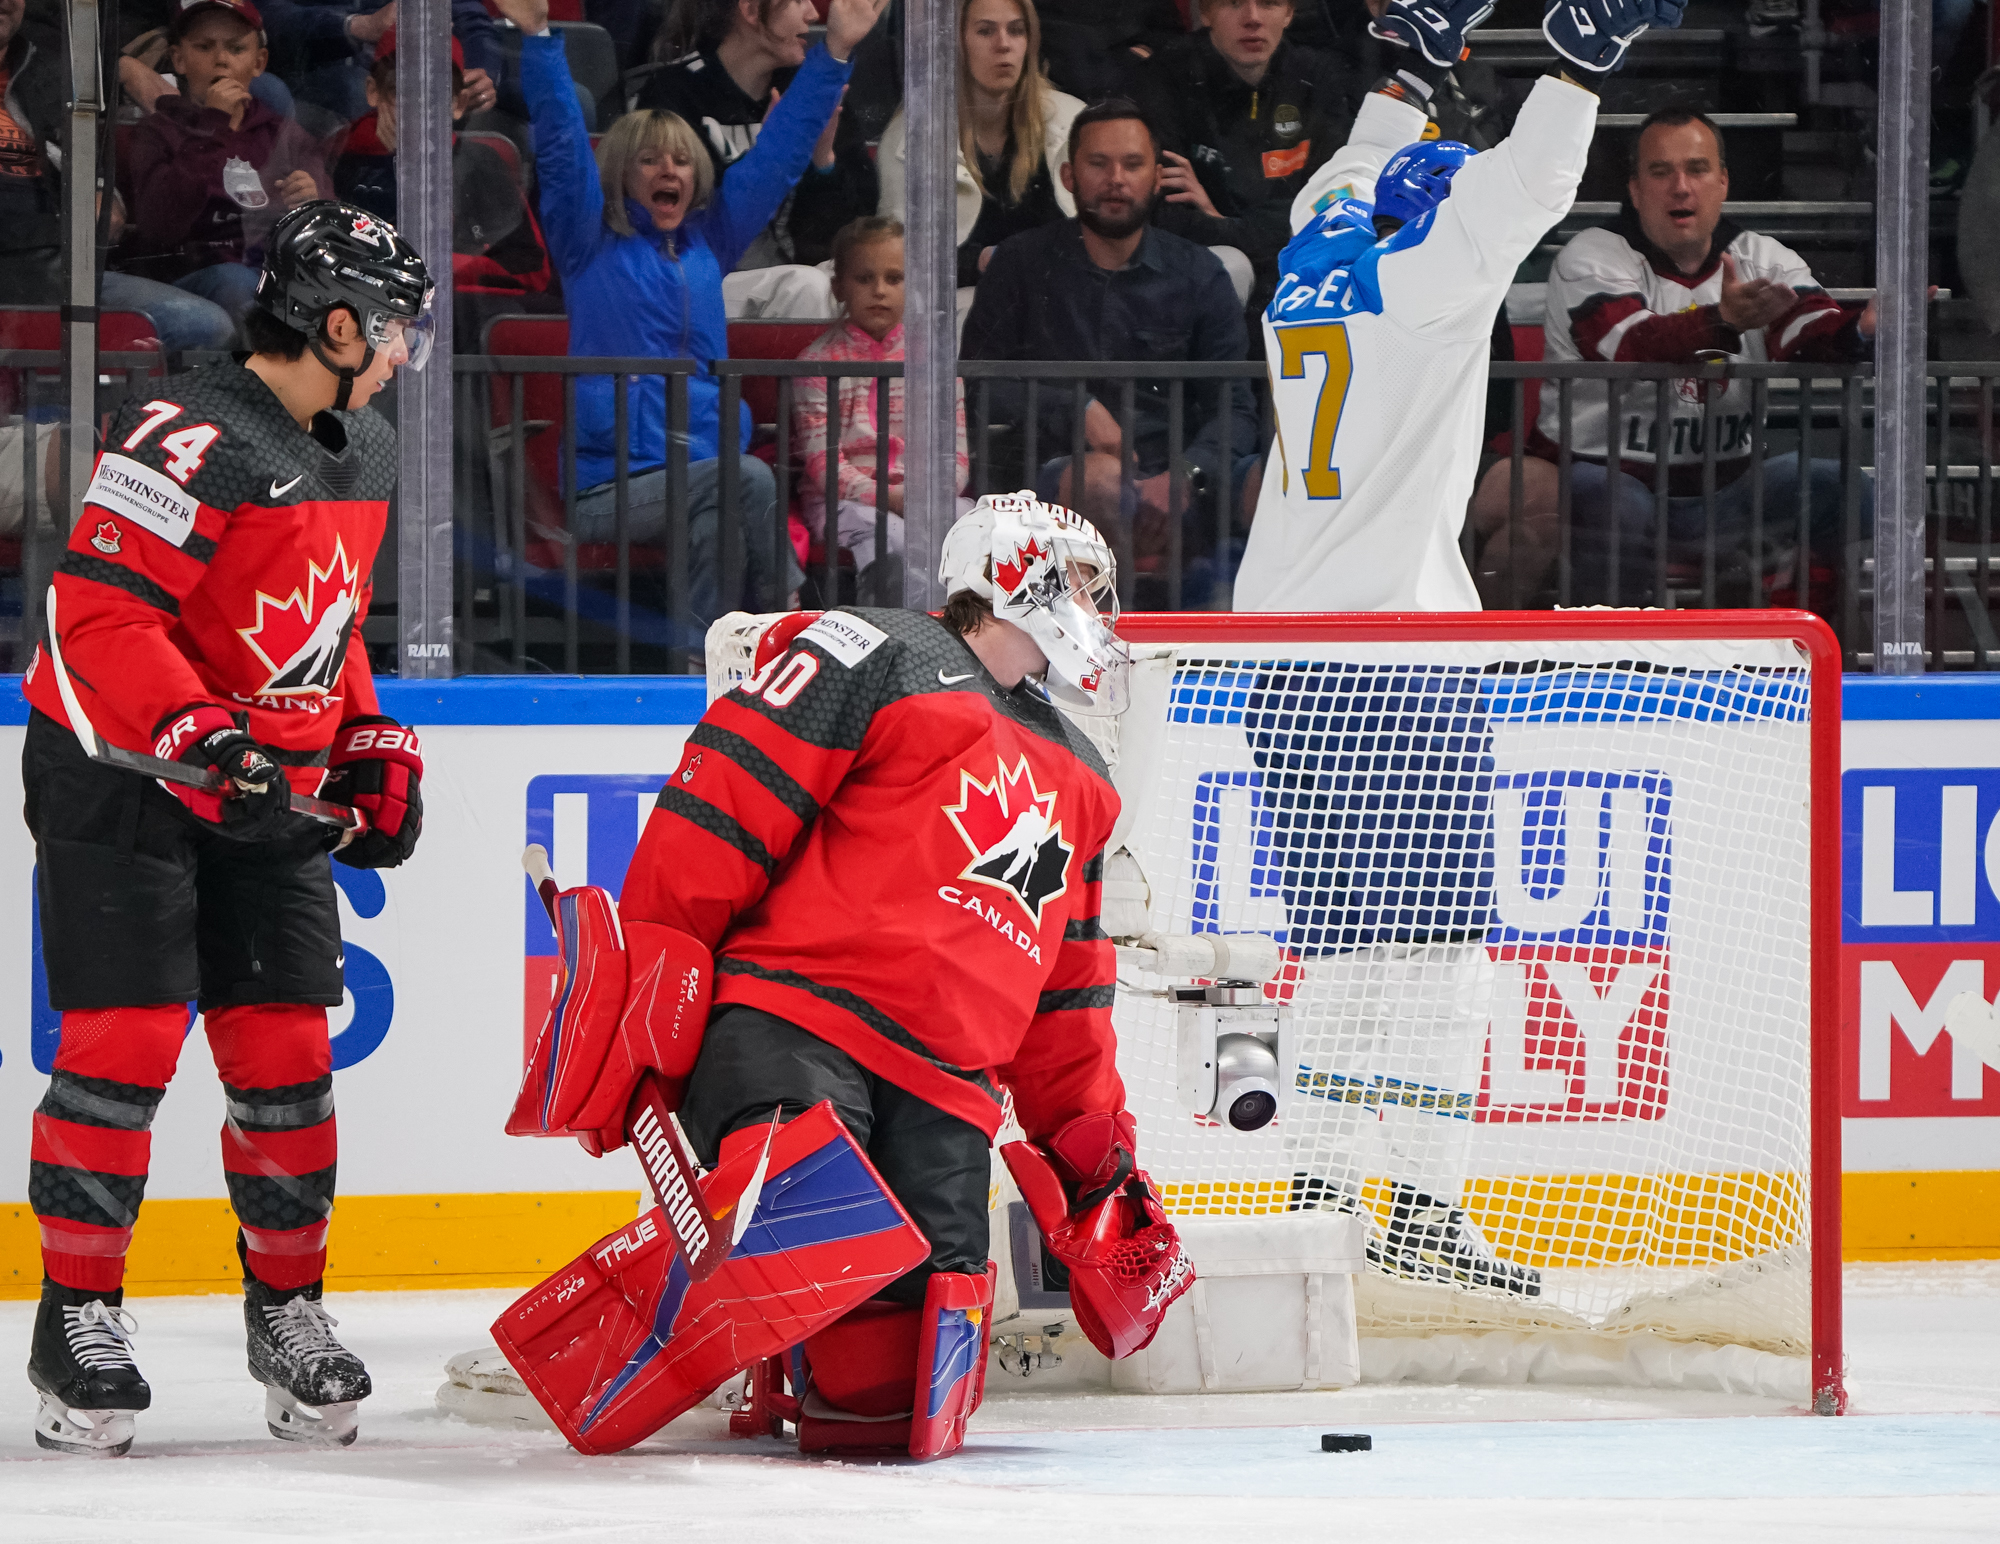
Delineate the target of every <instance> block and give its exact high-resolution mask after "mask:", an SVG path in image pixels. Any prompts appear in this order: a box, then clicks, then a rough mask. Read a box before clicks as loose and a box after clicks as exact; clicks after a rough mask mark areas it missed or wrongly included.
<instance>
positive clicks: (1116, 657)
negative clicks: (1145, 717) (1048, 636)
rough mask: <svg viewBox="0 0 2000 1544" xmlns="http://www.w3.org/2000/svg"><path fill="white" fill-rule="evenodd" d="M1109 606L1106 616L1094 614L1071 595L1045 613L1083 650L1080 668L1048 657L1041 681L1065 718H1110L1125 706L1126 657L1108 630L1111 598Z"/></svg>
mask: <svg viewBox="0 0 2000 1544" xmlns="http://www.w3.org/2000/svg"><path fill="white" fill-rule="evenodd" d="M1109 605H1110V607H1111V610H1110V612H1109V613H1105V612H1100V611H1098V610H1096V609H1095V608H1094V607H1093V606H1091V604H1090V603H1089V601H1088V600H1087V599H1086V598H1084V596H1083V595H1082V594H1080V593H1078V592H1072V593H1071V594H1069V595H1066V596H1065V597H1063V599H1062V600H1060V601H1058V602H1057V603H1056V605H1055V606H1053V607H1051V608H1050V610H1051V613H1052V615H1053V616H1054V618H1055V620H1056V623H1057V625H1058V626H1060V627H1061V628H1062V629H1063V630H1064V631H1065V632H1067V633H1068V634H1069V635H1070V636H1071V638H1073V639H1074V640H1076V641H1077V642H1078V643H1080V644H1081V645H1082V646H1083V647H1082V650H1081V652H1082V653H1083V655H1084V659H1083V661H1082V662H1081V663H1079V662H1077V661H1076V660H1075V659H1074V658H1073V657H1065V658H1063V659H1060V660H1057V659H1053V658H1052V659H1051V660H1050V661H1049V668H1048V671H1047V672H1046V674H1044V676H1043V678H1042V689H1043V690H1044V691H1045V692H1047V693H1048V696H1049V700H1050V701H1051V702H1054V703H1055V704H1056V705H1057V706H1058V707H1061V708H1064V709H1067V710H1068V711H1069V712H1071V713H1077V714H1082V715H1085V716H1090V717H1104V718H1110V717H1116V716H1117V715H1118V714H1120V713H1123V712H1124V711H1125V709H1126V708H1127V707H1128V706H1129V705H1130V703H1131V700H1132V691H1131V688H1132V655H1131V652H1130V651H1129V650H1128V649H1127V648H1126V647H1125V641H1124V639H1122V638H1120V637H1119V636H1118V635H1117V634H1116V633H1115V632H1113V631H1112V630H1111V628H1112V622H1113V621H1114V620H1115V618H1116V616H1117V609H1118V600H1117V596H1116V595H1115V594H1113V595H1112V596H1111V599H1110V601H1109ZM1072 676H1074V679H1072Z"/></svg>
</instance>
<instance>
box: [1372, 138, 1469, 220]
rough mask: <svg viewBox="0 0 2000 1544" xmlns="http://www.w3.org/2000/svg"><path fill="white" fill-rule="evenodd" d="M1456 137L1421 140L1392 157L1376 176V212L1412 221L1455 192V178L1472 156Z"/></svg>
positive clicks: (1377, 216) (1394, 218)
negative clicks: (1452, 189)
mask: <svg viewBox="0 0 2000 1544" xmlns="http://www.w3.org/2000/svg"><path fill="white" fill-rule="evenodd" d="M1472 155H1473V150H1472V147H1471V146H1470V145H1462V144H1460V143H1459V142H1458V141H1457V140H1455V139H1420V140H1418V141H1417V142H1416V143H1415V144H1414V145H1405V146H1404V147H1403V148H1402V149H1401V150H1398V151H1397V152H1396V153H1395V154H1394V155H1392V156H1390V157H1389V163H1388V165H1386V166H1384V167H1383V168H1382V171H1381V175H1379V176H1378V177H1376V179H1375V215H1376V218H1378V219H1380V218H1381V217H1383V216H1385V215H1386V216H1387V217H1388V218H1390V219H1392V220H1401V221H1402V222H1404V223H1405V224H1408V223H1409V222H1410V221H1411V220H1415V219H1419V218H1421V217H1422V216H1424V215H1427V214H1429V213H1430V212H1431V211H1432V210H1433V209H1435V208H1437V206H1438V205H1439V204H1441V203H1443V202H1444V200H1445V196H1446V195H1447V194H1448V193H1450V192H1451V179H1452V178H1453V177H1456V176H1457V175H1458V169H1459V168H1460V167H1461V166H1463V165H1465V163H1466V162H1467V161H1468V160H1469V159H1471V157H1472Z"/></svg>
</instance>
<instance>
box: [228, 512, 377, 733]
mask: <svg viewBox="0 0 2000 1544" xmlns="http://www.w3.org/2000/svg"><path fill="white" fill-rule="evenodd" d="M359 577H360V574H359V570H358V569H357V568H356V566H355V565H354V563H353V562H352V561H350V560H349V558H348V556H347V549H346V547H345V546H343V545H342V543H341V541H340V539H339V538H338V537H336V538H335V539H334V543H333V556H332V557H331V558H330V559H329V560H328V561H327V563H326V566H325V567H321V566H320V565H319V564H318V563H315V562H313V561H312V559H310V558H308V559H307V560H306V582H305V583H304V584H303V585H301V586H300V587H299V588H297V589H295V590H293V591H292V593H291V594H290V595H288V596H286V597H285V598H284V599H282V600H280V599H278V598H277V597H276V596H272V595H266V594H265V593H264V592H263V591H262V590H259V591H258V592H257V622H256V625H255V626H254V627H243V628H238V629H237V635H238V636H239V637H241V638H242V640H243V641H244V642H245V643H246V644H248V645H249V646H250V652H251V653H253V654H255V655H256V656H257V658H258V659H260V660H261V661H263V664H264V668H265V670H266V671H267V672H268V674H267V675H266V677H265V680H264V684H263V685H262V686H261V687H259V688H258V694H259V695H261V696H287V697H304V696H313V697H323V696H325V695H326V694H327V693H328V692H330V691H332V690H333V686H334V683H335V682H336V681H338V680H339V679H340V667H341V665H342V664H343V663H344V662H345V661H346V658H347V635H348V632H349V630H350V629H351V628H352V627H353V625H354V612H355V600H354V592H355V589H356V582H357V580H358V579H359Z"/></svg>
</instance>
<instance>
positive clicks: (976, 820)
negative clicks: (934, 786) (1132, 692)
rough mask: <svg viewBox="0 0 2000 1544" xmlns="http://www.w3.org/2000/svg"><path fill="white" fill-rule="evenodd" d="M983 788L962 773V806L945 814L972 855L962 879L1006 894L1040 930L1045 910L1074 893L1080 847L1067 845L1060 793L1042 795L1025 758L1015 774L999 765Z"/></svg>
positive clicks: (952, 807)
mask: <svg viewBox="0 0 2000 1544" xmlns="http://www.w3.org/2000/svg"><path fill="white" fill-rule="evenodd" d="M994 773H995V775H994V778H993V781H992V782H990V783H982V782H980V781H979V779H978V778H976V777H974V776H973V775H972V773H971V772H969V771H967V770H965V769H963V768H961V769H960V770H959V774H958V803H956V804H947V805H945V806H944V813H945V815H946V817H947V818H948V819H949V820H950V821H951V823H952V825H953V826H954V827H955V828H956V829H957V831H958V834H959V835H960V836H961V837H962V838H964V840H965V845H966V846H967V847H969V848H970V849H971V850H972V861H971V862H970V863H968V864H967V865H966V866H965V868H964V870H963V871H962V872H961V873H960V874H959V878H961V879H968V880H971V881H972V882H973V883H974V884H982V885H992V886H993V887H994V888H995V889H997V890H1005V891H1007V892H1008V893H1009V894H1010V895H1012V896H1013V897H1014V899H1015V900H1016V901H1017V902H1019V903H1020V906H1021V909H1022V910H1023V911H1025V912H1026V913H1027V914H1028V916H1029V918H1030V919H1031V920H1032V921H1033V922H1034V924H1035V925H1036V926H1037V927H1040V926H1041V923H1042V907H1043V906H1044V905H1046V904H1047V903H1048V902H1049V901H1052V900H1054V899H1055V898H1056V897H1057V896H1059V895H1061V894H1062V893H1063V892H1064V891H1065V890H1067V889H1068V888H1069V860H1070V857H1071V856H1072V855H1073V854H1074V853H1075V852H1076V848H1075V846H1074V845H1072V844H1071V843H1069V842H1066V841H1064V840H1063V834H1062V822H1061V821H1059V820H1057V819H1056V790H1055V789H1053V788H1052V789H1050V790H1049V791H1048V792H1047V793H1043V792H1042V791H1041V790H1040V789H1038V788H1036V787H1035V775H1034V773H1033V772H1031V771H1030V770H1029V769H1028V758H1027V757H1026V756H1023V757H1022V758H1021V759H1020V761H1019V762H1017V763H1016V764H1015V766H1014V769H1013V770H1012V771H1011V772H1010V771H1009V770H1008V769H1007V766H1006V763H1004V762H998V761H996V762H995V764H994Z"/></svg>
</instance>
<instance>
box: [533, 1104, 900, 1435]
mask: <svg viewBox="0 0 2000 1544" xmlns="http://www.w3.org/2000/svg"><path fill="white" fill-rule="evenodd" d="M731 1146H732V1149H733V1151H732V1152H731V1153H730V1154H729V1156H727V1157H726V1158H725V1159H724V1160H723V1162H722V1163H721V1164H720V1165H718V1166H717V1168H716V1169H715V1171H714V1172H713V1173H711V1174H710V1175H709V1176H708V1177H707V1179H706V1180H704V1181H703V1184H702V1190H703V1195H704V1199H705V1200H706V1201H707V1203H708V1206H709V1210H710V1212H711V1214H712V1213H713V1212H714V1211H716V1210H717V1209H719V1208H720V1207H722V1206H723V1205H724V1204H725V1203H726V1202H728V1201H731V1200H734V1199H735V1198H736V1197H738V1196H739V1195H740V1193H741V1191H742V1188H743V1186H744V1185H745V1184H746V1183H748V1181H749V1177H750V1173H751V1171H752V1169H754V1168H755V1166H756V1163H757V1157H758V1154H759V1152H760V1151H761V1150H762V1143H761V1141H759V1142H748V1141H746V1142H742V1143H736V1144H731ZM756 1208H757V1209H756V1213H755V1215H754V1218H753V1220H752V1222H751V1224H750V1228H749V1231H748V1232H747V1233H746V1234H745V1235H744V1237H743V1240H742V1242H741V1243H739V1244H738V1245H736V1247H735V1249H734V1250H733V1251H731V1253H730V1257H729V1259H728V1260H727V1261H725V1262H724V1263H723V1266H722V1268H721V1269H720V1270H718V1271H717V1272H716V1273H715V1274H714V1275H713V1276H711V1277H709V1279H708V1280H707V1281H705V1282H700V1283H691V1282H690V1281H689V1278H688V1274H687V1269H686V1267H685V1266H684V1265H682V1264H681V1262H680V1257H679V1255H678V1254H677V1253H675V1252H674V1250H673V1249H672V1248H671V1246H670V1245H669V1244H668V1237H669V1229H668V1225H667V1222H666V1219H665V1218H664V1216H662V1214H661V1213H660V1212H659V1210H658V1208H655V1209H654V1210H652V1211H650V1212H647V1213H646V1214H645V1215H644V1216H642V1217H640V1218H639V1219H638V1221H636V1222H634V1223H632V1224H631V1225H630V1226H628V1227H625V1228H621V1229H619V1231H618V1232H616V1233H614V1234H612V1235H611V1236H610V1237H609V1238H606V1239H603V1240H601V1241H600V1242H599V1243H597V1244H596V1245H595V1246H593V1247H592V1248H591V1249H590V1250H588V1251H587V1252H586V1253H585V1254H583V1255H582V1256H580V1257H579V1258H578V1259H577V1260H575V1261H574V1262H573V1263H571V1264H570V1265H569V1266H568V1267H567V1268H565V1269H564V1270H561V1271H558V1272H557V1273H556V1274H555V1275H554V1276H551V1277H550V1278H549V1279H548V1280H547V1281H545V1282H543V1283H542V1284H541V1285H540V1286H539V1287H536V1288H535V1289H534V1290H533V1291H531V1292H529V1293H528V1294H527V1295H526V1296H525V1297H523V1298H521V1299H520V1301H518V1302H517V1303H515V1304H514V1305H513V1306H512V1307H511V1308H509V1309H508V1310H507V1311H506V1312H505V1313H503V1314H502V1315H501V1316H500V1318H499V1319H498V1320H496V1321H495V1322H494V1325H493V1338H494V1339H495V1341H496V1342H498V1344H499V1346H500V1348H501V1350H503V1351H504V1352H505V1353H506V1355H507V1360H508V1361H509V1362H511V1363H512V1364H513V1366H514V1369H515V1371H516V1372H518V1373H520V1375H521V1378H522V1381H523V1382H525V1383H526V1384H527V1386H528V1389H529V1391H530V1392H531V1393H533V1394H534V1396H535V1398H536V1399H537V1400H538V1401H540V1403H541V1405H542V1408H543V1409H545V1410H547V1411H548V1413H549V1416H550V1418H551V1419H552V1420H553V1421H554V1422H555V1423H556V1425H557V1427H558V1428H560V1430H561V1431H562V1433H563V1435H564V1436H566V1437H567V1438H568V1439H569V1441H570V1445H571V1446H573V1447H575V1448H576V1449H577V1450H578V1451H579V1452H584V1453H615V1452H618V1451H620V1450H621V1449H624V1448H628V1447H630V1446H631V1445H632V1444H633V1443H635V1442H639V1441H643V1440H644V1439H645V1438H646V1437H648V1436H650V1435H651V1434H652V1433H653V1432H655V1431H658V1430H659V1429H660V1427H662V1426H664V1425H666V1423H667V1422H668V1421H671V1420H672V1419H673V1418H674V1417H675V1416H677V1415H680V1414H681V1413H682V1412H684V1411H686V1410H690V1409H692V1408H693V1407H694V1406H695V1405H697V1404H699V1403H700V1402H701V1401H702V1400H703V1399H705V1398H706V1397H707V1396H708V1393H709V1391H710V1390H711V1389H713V1388H714V1387H715V1386H716V1385H717V1384H719V1383H721V1382H722V1381H723V1379H725V1378H727V1377H728V1376H729V1375H730V1374H731V1373H733V1372H738V1371H740V1370H742V1369H743V1368H745V1367H747V1366H749V1365H750V1364H751V1363H752V1362H754V1361H757V1360H758V1359H759V1358H762V1357H767V1356H774V1355H776V1354H777V1353H778V1352H780V1351H783V1350H786V1349H788V1348H789V1347H791V1346H794V1345H796V1344H797V1343H798V1342H799V1341H801V1340H803V1339H805V1338H806V1337H807V1336H808V1335H810V1334H812V1333H813V1332H814V1331H816V1330H818V1329H820V1328H821V1327H822V1326H823V1325H825V1324H827V1323H828V1322H830V1321H831V1320H833V1319H836V1318H838V1317H839V1316H840V1315H841V1314H844V1313H846V1312H847V1311H848V1310H849V1309H850V1308H852V1307H853V1306H854V1305H855V1304H856V1303H858V1302H861V1301H862V1300H863V1299H865V1298H867V1297H868V1296H869V1295H870V1294H872V1293H874V1292H875V1291H877V1290H878V1289H880V1288H881V1287H883V1286H885V1285H887V1284H888V1283H889V1282H891V1281H894V1280H895V1279H896V1278H897V1277H899V1276H901V1275H903V1274H904V1273H905V1272H907V1271H909V1270H911V1269H912V1268H913V1267H915V1266H916V1265H918V1264H919V1263H920V1262H922V1261H923V1260H924V1259H926V1258H928V1257H929V1255H930V1244H929V1241H928V1240H926V1239H925V1237H924V1235H923V1233H922V1232H921V1231H920V1230H919V1229H918V1228H917V1226H916V1224H915V1223H913V1222H911V1221H910V1218H909V1215H908V1214H907V1213H906V1212H905V1211H904V1210H903V1208H902V1206H901V1204H900V1203H899V1202H898V1201H897V1200H896V1198H895V1196H894V1195H892V1194H891V1193H890V1191H889V1188H888V1186H886V1185H885V1184H883V1182H882V1177H881V1176H880V1175H879V1174H877V1173H876V1172H875V1168H874V1165H872V1164H871V1163H869V1161H868V1158H867V1155H866V1154H864V1153H863V1152H862V1151H861V1149H860V1148H859V1147H857V1146H856V1145H855V1142H854V1139H853V1137H851V1136H850V1135H848V1132H847V1128H846V1127H845V1126H843V1125H842V1124H841V1123H840V1119H839V1117H838V1116H836V1115H835V1114H834V1113H833V1106H832V1105H831V1104H827V1103H821V1104H818V1105H815V1106H814V1107H813V1108H812V1109H811V1110H808V1111H807V1112H806V1113H805V1114H804V1115H801V1116H800V1117H799V1118H798V1119H797V1120H794V1121H793V1122H791V1124H789V1125H787V1126H785V1127H784V1128H782V1129H781V1130H780V1131H779V1132H778V1134H777V1138H776V1140H775V1141H774V1142H773V1143H772V1147H771V1161H770V1166H769V1168H768V1170H767V1171H766V1177H765V1181H764V1187H763V1190H762V1191H761V1192H760V1194H759V1196H758V1198H757V1201H756Z"/></svg>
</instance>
